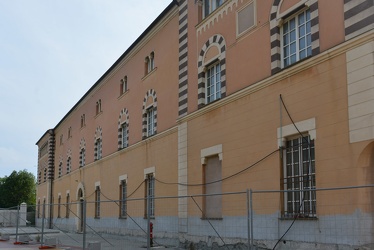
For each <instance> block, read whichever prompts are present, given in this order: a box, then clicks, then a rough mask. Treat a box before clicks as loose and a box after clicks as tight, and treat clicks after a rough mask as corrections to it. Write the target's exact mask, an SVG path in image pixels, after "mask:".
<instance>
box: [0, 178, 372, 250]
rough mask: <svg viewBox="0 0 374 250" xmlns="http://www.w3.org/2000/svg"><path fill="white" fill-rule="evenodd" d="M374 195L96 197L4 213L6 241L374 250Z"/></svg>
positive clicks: (367, 191)
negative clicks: (120, 198) (113, 198)
mask: <svg viewBox="0 0 374 250" xmlns="http://www.w3.org/2000/svg"><path fill="white" fill-rule="evenodd" d="M373 188H374V185H365V186H354V187H340V188H324V189H308V190H245V191H243V192H235V193H222V194H211V195H190V196H176V197H147V198H142V199H140V198H138V199H135V198H131V199H130V198H128V199H126V200H110V199H108V198H107V196H106V195H105V194H103V193H101V192H97V193H96V194H94V195H92V196H91V197H86V199H81V200H78V201H74V202H70V203H63V202H61V201H58V202H57V203H54V204H41V205H39V206H26V216H25V212H24V211H25V208H22V209H23V210H21V206H19V207H16V208H12V209H8V210H6V211H7V212H4V213H3V212H0V217H1V218H0V221H3V224H1V227H0V234H1V238H2V239H5V240H7V239H8V240H14V241H15V242H22V243H24V242H27V243H28V244H36V245H40V246H44V247H48V246H50V247H59V248H60V249H64V248H65V249H91V250H93V249H145V248H147V249H151V248H152V247H158V248H169V249H301V248H303V249H331V248H334V247H335V248H336V249H340V248H342V247H344V249H358V248H360V247H361V248H362V249H365V247H366V248H367V249H373V247H374V204H373V201H374V190H373ZM1 211H4V210H1ZM21 211H22V212H21ZM33 214H34V219H32V218H30V216H32V215H33ZM17 218H18V220H17ZM17 221H18V222H17ZM4 222H6V223H4ZM12 230H13V231H12Z"/></svg>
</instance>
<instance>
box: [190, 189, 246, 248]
mask: <svg viewBox="0 0 374 250" xmlns="http://www.w3.org/2000/svg"><path fill="white" fill-rule="evenodd" d="M248 227H249V224H248V199H247V193H246V192H240V193H229V194H212V195H196V196H191V197H189V198H188V227H187V232H186V235H185V239H186V243H187V244H185V247H186V248H187V247H191V245H193V247H194V248H195V249H201V248H205V247H209V248H211V247H219V246H221V247H223V246H226V248H227V247H228V246H231V247H236V248H235V249H246V248H247V247H246V246H245V245H246V244H248ZM226 248H224V249H226Z"/></svg>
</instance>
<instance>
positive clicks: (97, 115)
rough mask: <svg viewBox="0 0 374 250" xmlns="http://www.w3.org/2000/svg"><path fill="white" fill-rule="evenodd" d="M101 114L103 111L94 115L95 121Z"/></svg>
mask: <svg viewBox="0 0 374 250" xmlns="http://www.w3.org/2000/svg"><path fill="white" fill-rule="evenodd" d="M102 113H103V111H100V112H99V113H97V114H96V115H95V119H96V118H97V117H99V116H100V115H101V114H102Z"/></svg>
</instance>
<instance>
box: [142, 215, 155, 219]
mask: <svg viewBox="0 0 374 250" xmlns="http://www.w3.org/2000/svg"><path fill="white" fill-rule="evenodd" d="M143 219H145V220H147V219H148V217H147V216H144V218H143ZM150 219H151V220H154V219H155V216H151V217H150Z"/></svg>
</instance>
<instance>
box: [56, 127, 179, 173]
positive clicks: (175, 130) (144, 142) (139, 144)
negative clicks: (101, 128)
mask: <svg viewBox="0 0 374 250" xmlns="http://www.w3.org/2000/svg"><path fill="white" fill-rule="evenodd" d="M174 133H178V127H177V126H175V127H172V128H170V129H168V130H165V131H163V132H161V133H158V134H155V135H153V136H152V137H149V138H147V139H144V140H141V141H139V142H137V143H135V144H133V145H131V146H128V147H127V148H124V149H121V150H118V151H116V152H114V153H112V154H109V155H107V156H105V157H103V158H101V159H100V160H96V161H94V162H91V163H89V164H87V165H85V166H83V167H80V168H78V169H76V170H74V171H72V172H70V173H69V174H68V175H64V176H62V177H60V178H58V179H59V180H61V179H63V178H65V177H68V176H69V175H74V174H76V173H78V172H79V171H86V170H87V169H89V168H91V167H95V166H97V165H98V164H100V163H102V162H105V161H107V160H110V159H112V158H115V157H117V156H119V155H121V154H124V153H126V152H129V151H132V150H135V149H137V148H139V147H142V146H145V145H147V144H149V143H151V142H153V141H156V140H159V139H161V138H164V137H167V136H169V135H172V134H174ZM56 180H57V179H56Z"/></svg>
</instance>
